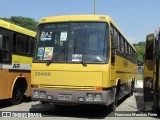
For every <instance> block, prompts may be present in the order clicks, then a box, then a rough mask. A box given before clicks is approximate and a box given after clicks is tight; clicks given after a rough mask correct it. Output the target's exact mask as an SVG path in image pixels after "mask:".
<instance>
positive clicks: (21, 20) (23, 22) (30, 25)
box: [1, 16, 38, 31]
mask: <svg viewBox="0 0 160 120" xmlns="http://www.w3.org/2000/svg"><path fill="white" fill-rule="evenodd" d="M1 19H3V20H5V21H8V22H11V23H14V24H16V25H19V26H21V27H24V28H27V29H30V30H33V31H36V30H37V26H38V22H36V21H35V20H34V19H33V18H29V17H22V16H12V17H10V18H1Z"/></svg>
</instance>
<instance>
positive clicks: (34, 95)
mask: <svg viewBox="0 0 160 120" xmlns="http://www.w3.org/2000/svg"><path fill="white" fill-rule="evenodd" d="M33 97H34V98H39V91H38V90H34V93H33Z"/></svg>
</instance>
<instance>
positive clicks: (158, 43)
mask: <svg viewBox="0 0 160 120" xmlns="http://www.w3.org/2000/svg"><path fill="white" fill-rule="evenodd" d="M157 55H158V59H160V37H158V40H157Z"/></svg>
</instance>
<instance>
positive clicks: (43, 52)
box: [34, 22, 109, 63]
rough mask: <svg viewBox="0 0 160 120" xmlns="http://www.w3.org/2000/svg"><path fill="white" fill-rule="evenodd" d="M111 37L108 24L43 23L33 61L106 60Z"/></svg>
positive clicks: (70, 61) (95, 61)
mask: <svg viewBox="0 0 160 120" xmlns="http://www.w3.org/2000/svg"><path fill="white" fill-rule="evenodd" d="M108 39H109V37H108V25H107V24H106V23H100V22H96V23H95V22H75V23H74V22H72V23H46V24H41V25H40V26H39V29H38V35H37V46H36V51H35V55H34V61H35V62H46V61H51V62H58V63H59V62H62V63H80V62H82V61H85V63H106V62H107V58H108V52H107V51H108V46H109V45H108V41H109V40H108Z"/></svg>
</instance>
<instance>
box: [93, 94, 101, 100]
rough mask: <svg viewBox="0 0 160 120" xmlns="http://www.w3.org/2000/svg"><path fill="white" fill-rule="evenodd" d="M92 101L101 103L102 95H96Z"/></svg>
mask: <svg viewBox="0 0 160 120" xmlns="http://www.w3.org/2000/svg"><path fill="white" fill-rule="evenodd" d="M94 101H102V95H101V94H100V93H96V94H95V96H94Z"/></svg>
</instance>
